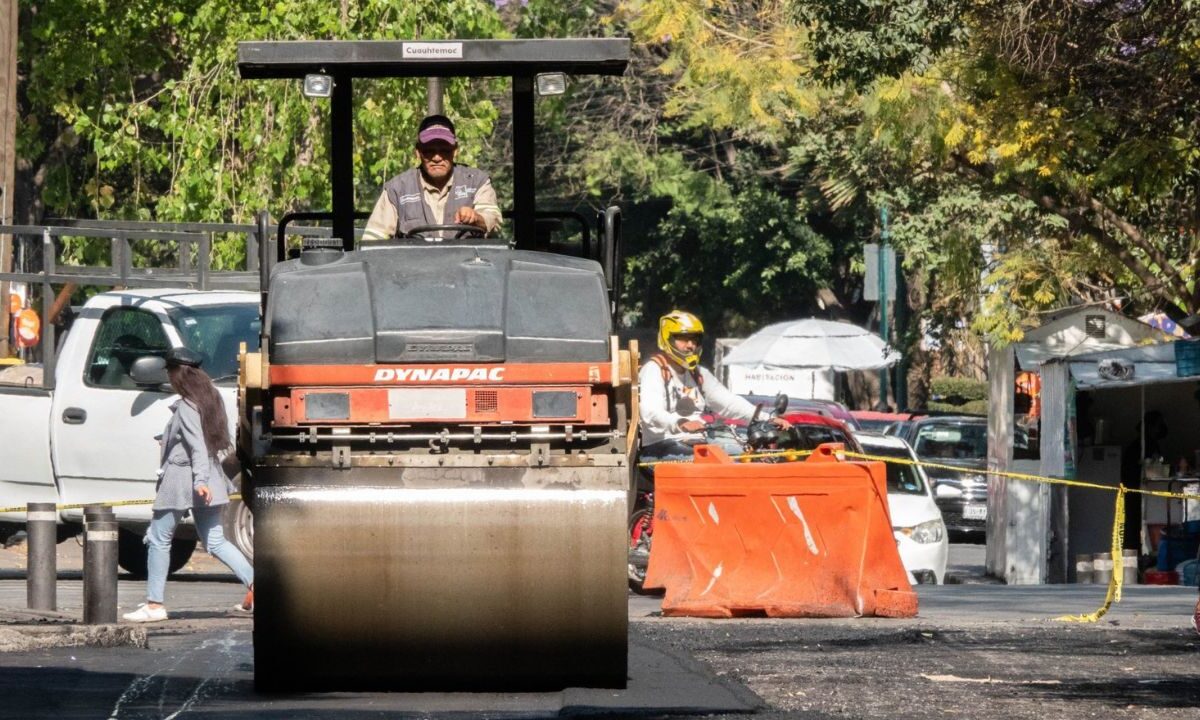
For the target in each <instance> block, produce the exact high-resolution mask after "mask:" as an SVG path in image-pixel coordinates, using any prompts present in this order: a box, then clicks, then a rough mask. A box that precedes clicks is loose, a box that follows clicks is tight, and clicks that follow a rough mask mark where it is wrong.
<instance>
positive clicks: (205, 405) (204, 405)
mask: <svg viewBox="0 0 1200 720" xmlns="http://www.w3.org/2000/svg"><path fill="white" fill-rule="evenodd" d="M167 377H168V378H169V379H170V380H171V387H172V388H174V389H175V392H177V393H179V396H180V397H182V398H183V399H184V400H187V401H189V402H191V403H192V404H193V405H195V406H196V409H197V410H198V411H200V427H202V428H203V429H204V444H205V445H207V446H208V448H207V450H208V454H209V456H210V457H213V458H215V457H216V456H217V453H219V452H220V451H222V450H224V449H225V448H227V447H229V426H228V424H227V420H226V419H225V403H224V402H223V401H222V400H221V394H220V393H218V392H217V386H216V385H213V381H212V378H210V377H209V376H208V373H206V372H204V371H203V370H201V369H200V368H198V367H192V366H191V365H168V366H167Z"/></svg>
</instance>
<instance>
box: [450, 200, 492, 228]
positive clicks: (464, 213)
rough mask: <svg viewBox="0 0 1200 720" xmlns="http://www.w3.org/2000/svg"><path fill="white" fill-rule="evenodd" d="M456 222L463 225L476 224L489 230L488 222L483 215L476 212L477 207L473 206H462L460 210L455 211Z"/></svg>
mask: <svg viewBox="0 0 1200 720" xmlns="http://www.w3.org/2000/svg"><path fill="white" fill-rule="evenodd" d="M454 222H456V223H460V224H463V225H474V226H476V227H479V228H482V229H483V230H487V222H485V221H484V219H483V216H482V215H480V214H479V213H477V212H475V208H473V207H466V206H463V207H460V208H459V209H458V212H456V213H454Z"/></svg>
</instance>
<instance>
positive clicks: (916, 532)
mask: <svg viewBox="0 0 1200 720" xmlns="http://www.w3.org/2000/svg"><path fill="white" fill-rule="evenodd" d="M896 531H897V532H899V533H901V534H902V535H905V536H906V537H910V538H912V540H913V542H919V543H921V544H922V545H928V544H929V543H936V542H941V541H942V538H943V537H945V536H946V526H945V525H943V524H942V521H941V520H940V519H935V520H930V521H928V522H923V523H921V524H920V525H914V526H913V527H902V528H896Z"/></svg>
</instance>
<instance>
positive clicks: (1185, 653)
mask: <svg viewBox="0 0 1200 720" xmlns="http://www.w3.org/2000/svg"><path fill="white" fill-rule="evenodd" d="M971 557H972V556H968V557H967V559H966V560H965V561H962V562H960V563H959V564H960V565H962V567H963V568H964V570H963V572H969V569H970V568H971V567H973V563H972V559H971ZM0 559H2V558H0ZM205 562H206V561H205V560H204V558H198V560H197V563H198V565H197V566H196V567H193V568H192V569H191V570H190V571H189V572H187V573H184V574H182V576H181V577H180V578H179V579H178V580H176V581H174V582H172V583H171V584H170V590H169V592H170V593H171V607H172V611H173V617H172V619H171V620H170V621H169V622H168V623H164V624H161V625H153V626H149V627H147V630H148V632H149V639H148V645H149V646H148V648H147V649H139V648H135V647H115V648H97V647H59V648H53V649H44V650H31V651H25V652H10V653H0V698H4V702H3V705H2V707H3V710H2V714H3V716H4V717H15V718H118V719H121V720H128V719H140V718H176V717H181V718H221V719H222V720H225V719H229V720H236V719H239V718H263V717H266V718H338V719H340V718H359V717H436V718H460V717H503V718H508V717H512V718H525V717H564V716H580V715H581V716H617V717H663V716H670V715H693V716H711V717H728V718H743V717H752V716H753V717H768V718H774V717H787V718H870V719H875V718H889V719H890V718H946V717H970V718H1030V719H1032V718H1039V719H1040V718H1059V717H1062V718H1091V717H1094V718H1105V719H1106V720H1107V719H1109V718H1138V719H1141V718H1167V719H1168V720H1170V719H1174V718H1200V637H1198V636H1197V635H1196V634H1195V633H1194V632H1193V631H1192V629H1191V628H1190V626H1189V625H1188V622H1187V618H1188V616H1189V615H1190V610H1191V607H1192V604H1193V603H1194V602H1195V597H1196V592H1195V590H1194V589H1187V588H1163V587H1132V588H1128V589H1127V591H1126V596H1125V599H1124V600H1123V601H1122V602H1121V603H1120V604H1118V605H1116V606H1115V607H1114V608H1113V609H1112V611H1111V612H1110V613H1109V614H1108V615H1106V616H1105V617H1104V618H1103V619H1102V620H1101V621H1100V622H1098V623H1094V624H1087V625H1083V624H1074V623H1063V622H1059V621H1056V620H1054V619H1053V618H1054V617H1055V616H1057V615H1061V614H1065V613H1083V612H1088V611H1090V610H1093V609H1095V608H1096V607H1097V606H1098V605H1099V604H1100V603H1101V602H1102V600H1103V597H1104V588H1103V587H1101V586H1039V587H1007V586H1003V585H984V584H966V585H946V586H941V587H921V588H918V593H919V596H920V615H919V617H917V618H915V619H911V620H887V619H876V618H867V619H839V620H799V619H797V620H771V619H738V620H721V621H714V620H700V619H692V618H663V617H661V616H660V615H659V613H658V601H657V599H655V598H652V597H639V596H631V597H630V601H629V617H630V665H629V685H628V688H627V689H625V690H588V689H578V688H576V689H568V690H565V691H563V692H558V693H513V694H453V693H449V694H447V693H425V694H411V693H335V694H294V695H282V696H279V695H275V696H263V695H258V694H256V693H255V692H254V690H253V683H252V677H253V662H254V660H253V646H252V642H251V636H250V632H251V628H252V622H253V621H252V620H251V619H250V618H247V617H243V616H237V615H234V614H232V613H230V612H228V610H227V608H228V607H229V605H231V604H232V603H233V602H235V601H236V600H237V599H238V598H239V597H240V590H239V588H238V587H237V585H236V583H234V582H231V581H230V579H229V577H228V576H227V575H222V574H218V573H215V572H212V570H215V568H210V567H207V566H205V565H204V563H205ZM952 564H953V561H952ZM20 575H21V573H20V572H19V570H17V569H10V570H7V571H5V570H3V569H0V608H10V610H8V611H3V610H0V620H3V621H4V622H7V623H15V622H25V623H28V622H29V621H30V619H31V617H32V616H30V615H29V614H23V613H21V612H19V611H17V610H13V609H12V608H19V607H21V606H23V604H24V599H25V595H24V592H25V590H24V582H23V579H21V577H20ZM64 576H65V578H64V579H63V580H61V581H60V593H59V597H60V606H61V608H62V609H63V610H64V613H63V614H61V615H51V616H45V617H44V618H43V619H44V620H45V624H48V625H52V624H54V623H55V622H63V621H67V620H71V619H72V618H73V617H75V616H77V614H78V602H79V581H78V580H75V579H68V578H69V577H70V573H69V572H68V573H64ZM143 589H144V585H142V583H140V582H138V581H134V580H131V579H128V578H126V579H122V581H121V603H122V605H123V606H124V607H132V606H133V605H135V604H136V602H137V601H138V600H139V598H140V596H141V593H142V591H143ZM73 613H74V615H72V614H73ZM581 651H583V652H586V648H583V649H581Z"/></svg>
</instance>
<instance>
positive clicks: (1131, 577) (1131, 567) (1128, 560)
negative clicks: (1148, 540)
mask: <svg viewBox="0 0 1200 720" xmlns="http://www.w3.org/2000/svg"><path fill="white" fill-rule="evenodd" d="M1121 568H1122V572H1123V573H1124V575H1123V576H1122V578H1121V583H1122V584H1124V585H1137V584H1138V551H1137V550H1134V549H1132V548H1126V549H1125V550H1124V551H1122V552H1121Z"/></svg>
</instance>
